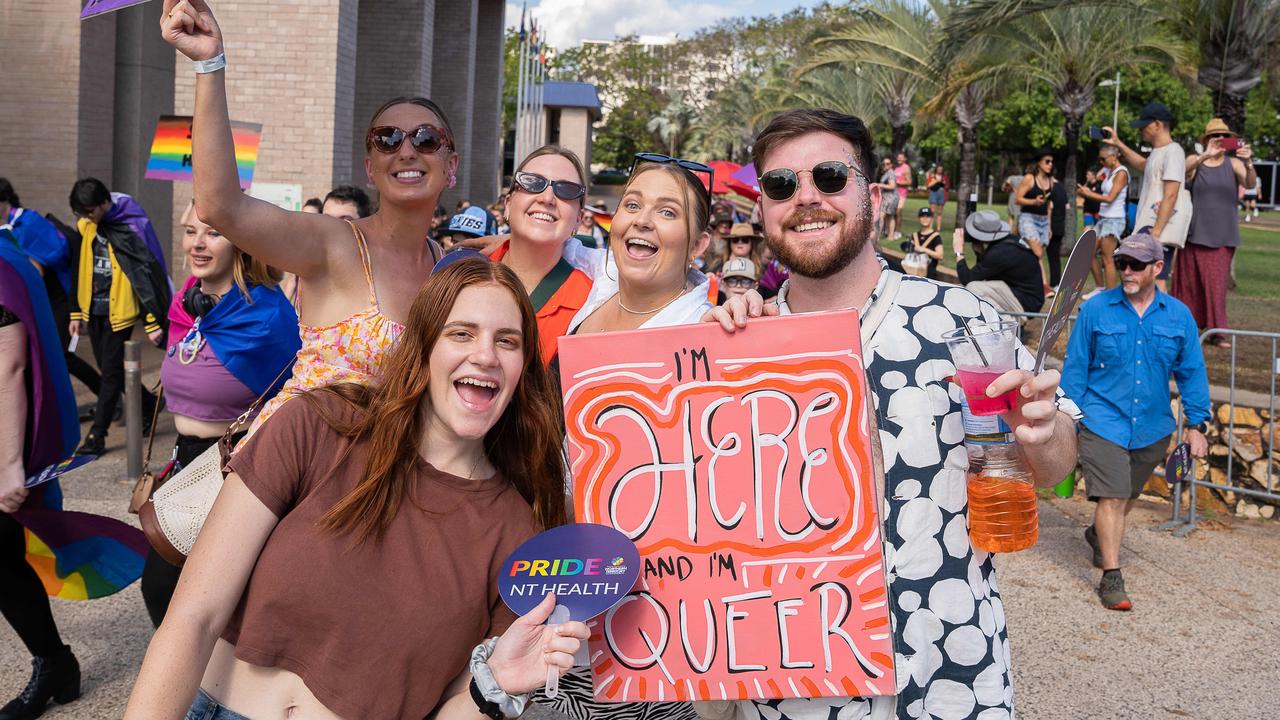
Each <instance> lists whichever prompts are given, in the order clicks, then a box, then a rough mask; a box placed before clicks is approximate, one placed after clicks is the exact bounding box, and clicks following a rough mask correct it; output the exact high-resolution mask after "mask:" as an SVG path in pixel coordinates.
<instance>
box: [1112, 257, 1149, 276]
mask: <svg viewBox="0 0 1280 720" xmlns="http://www.w3.org/2000/svg"><path fill="white" fill-rule="evenodd" d="M1149 265H1151V263H1149V262H1142V261H1141V260H1134V259H1132V258H1123V257H1122V258H1116V269H1117V270H1122V271H1123V270H1132V271H1133V272H1142V271H1143V270H1146V269H1147V267H1148V266H1149Z"/></svg>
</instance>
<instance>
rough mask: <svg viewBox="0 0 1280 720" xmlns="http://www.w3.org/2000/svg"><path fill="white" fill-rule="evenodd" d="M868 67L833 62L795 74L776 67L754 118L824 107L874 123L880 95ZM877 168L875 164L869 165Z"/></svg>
mask: <svg viewBox="0 0 1280 720" xmlns="http://www.w3.org/2000/svg"><path fill="white" fill-rule="evenodd" d="M869 71H870V69H869V68H859V67H853V66H849V65H830V66H825V67H819V68H814V69H812V70H809V71H807V72H805V73H804V74H802V75H796V74H795V72H794V71H793V70H792V68H791V66H790V65H782V66H779V67H778V68H776V70H775V72H774V73H771V74H770V75H769V76H767V77H766V81H765V83H764V87H763V88H761V90H760V98H761V105H762V110H761V111H760V114H759V115H757V116H756V117H755V118H753V119H752V120H753V122H756V123H757V124H761V125H763V124H764V122H766V121H768V120H770V119H772V118H773V117H774V116H775V115H779V114H781V113H783V112H786V111H787V110H795V109H797V108H812V107H825V108H830V109H832V110H836V111H838V112H842V113H844V114H846V115H853V116H855V117H859V118H862V119H863V120H864V121H866V123H867V125H868V126H869V127H870V126H873V125H874V124H875V123H877V122H879V121H880V118H881V117H882V116H881V114H880V107H881V105H880V102H881V100H880V97H879V94H878V92H877V91H876V90H875V89H874V88H873V84H872V83H870V82H868V81H867V79H866V75H867V74H868V72H869ZM869 170H874V168H869Z"/></svg>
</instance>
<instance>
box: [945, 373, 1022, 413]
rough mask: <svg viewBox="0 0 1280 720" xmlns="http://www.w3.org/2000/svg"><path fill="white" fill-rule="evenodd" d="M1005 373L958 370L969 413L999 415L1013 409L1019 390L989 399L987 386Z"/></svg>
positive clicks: (957, 377)
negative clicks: (1015, 394)
mask: <svg viewBox="0 0 1280 720" xmlns="http://www.w3.org/2000/svg"><path fill="white" fill-rule="evenodd" d="M1005 372H1006V371H1005V370H973V369H968V368H966V369H959V368H957V369H956V379H957V380H959V381H960V387H961V388H963V389H964V396H965V398H967V399H968V401H969V412H971V413H973V414H974V415H998V414H1000V413H1002V412H1007V411H1009V410H1012V409H1013V403H1014V393H1016V392H1017V389H1014V390H1010V391H1009V392H1007V393H1004V394H1003V395H997V396H995V397H987V386H988V385H990V384H991V383H993V382H995V380H996V378H998V377H1000V376H1001V375H1003V374H1005Z"/></svg>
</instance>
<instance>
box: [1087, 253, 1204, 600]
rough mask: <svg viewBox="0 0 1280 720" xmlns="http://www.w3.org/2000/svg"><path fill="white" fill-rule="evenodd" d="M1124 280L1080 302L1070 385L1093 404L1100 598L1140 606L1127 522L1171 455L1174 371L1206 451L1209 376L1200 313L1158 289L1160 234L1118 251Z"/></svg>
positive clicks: (1195, 440) (1195, 449)
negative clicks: (1127, 549)
mask: <svg viewBox="0 0 1280 720" xmlns="http://www.w3.org/2000/svg"><path fill="white" fill-rule="evenodd" d="M1115 259H1116V268H1117V270H1119V271H1120V278H1121V284H1120V287H1117V288H1112V289H1110V290H1106V291H1103V292H1101V293H1099V294H1098V295H1096V296H1094V297H1092V298H1090V299H1089V300H1088V301H1087V302H1086V303H1085V304H1084V305H1082V306H1081V307H1080V316H1079V319H1078V320H1077V321H1076V325H1075V328H1074V329H1073V330H1072V331H1071V339H1070V341H1069V342H1068V343H1067V357H1066V360H1065V361H1064V367H1063V377H1062V387H1063V389H1064V390H1066V391H1067V393H1069V394H1070V395H1071V397H1073V398H1076V399H1077V401H1079V403H1080V409H1081V410H1082V411H1083V412H1084V420H1083V421H1082V423H1081V425H1080V465H1081V466H1082V467H1083V468H1084V473H1085V488H1086V491H1087V493H1088V496H1089V499H1090V500H1093V501H1095V502H1096V503H1097V506H1096V507H1095V508H1094V512H1093V525H1091V526H1090V527H1089V528H1087V529H1086V530H1085V532H1084V538H1085V541H1086V542H1088V543H1089V546H1090V548H1091V549H1092V551H1093V565H1094V567H1097V568H1099V569H1101V570H1102V580H1101V582H1100V583H1099V584H1098V598H1099V599H1100V600H1101V601H1102V605H1103V607H1106V608H1107V609H1109V610H1131V609H1132V608H1133V603H1132V601H1131V600H1130V599H1129V595H1128V593H1127V592H1126V591H1125V586H1124V578H1123V577H1121V575H1120V541H1121V539H1122V538H1123V537H1124V520H1125V516H1126V515H1128V513H1129V511H1130V510H1132V509H1133V502H1134V500H1136V499H1137V497H1138V495H1139V494H1140V493H1141V492H1142V488H1143V487H1144V486H1145V485H1146V483H1147V478H1149V477H1151V473H1152V471H1153V470H1155V468H1156V466H1157V465H1159V464H1160V463H1161V462H1163V461H1164V459H1165V455H1166V453H1167V451H1168V449H1169V440H1170V437H1171V436H1172V434H1173V432H1174V431H1175V430H1176V429H1177V427H1178V423H1177V421H1176V420H1174V417H1173V413H1172V411H1171V410H1170V399H1169V375H1170V374H1172V375H1173V378H1174V380H1176V381H1177V383H1178V393H1179V394H1180V395H1181V406H1182V411H1183V413H1184V414H1185V415H1186V419H1187V423H1188V426H1187V435H1186V437H1187V442H1188V443H1190V445H1191V454H1192V455H1194V456H1196V457H1199V458H1202V457H1204V456H1205V452H1206V450H1207V449H1208V443H1207V442H1206V440H1205V437H1204V431H1205V423H1206V422H1208V420H1209V417H1210V413H1209V379H1208V377H1207V375H1206V374H1205V367H1204V355H1203V354H1202V352H1201V350H1200V342H1199V333H1198V331H1197V330H1196V321H1195V318H1194V317H1192V316H1191V311H1190V310H1188V309H1187V306H1186V305H1183V304H1182V303H1181V302H1180V301H1178V300H1177V299H1176V298H1174V297H1173V296H1171V295H1167V294H1165V293H1164V292H1163V291H1161V290H1160V289H1159V288H1157V287H1156V278H1157V277H1159V275H1160V273H1161V271H1163V270H1164V249H1163V248H1162V247H1161V244H1160V241H1159V240H1157V239H1156V237H1155V236H1154V235H1152V234H1151V233H1150V232H1136V233H1134V234H1133V235H1130V236H1129V237H1127V238H1125V239H1124V240H1123V241H1122V242H1121V243H1120V247H1119V248H1118V249H1117V250H1116V253H1115Z"/></svg>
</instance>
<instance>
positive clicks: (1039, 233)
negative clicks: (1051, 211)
mask: <svg viewBox="0 0 1280 720" xmlns="http://www.w3.org/2000/svg"><path fill="white" fill-rule="evenodd" d="M1018 234H1019V235H1021V236H1022V240H1023V241H1024V242H1025V241H1028V240H1039V241H1040V242H1041V243H1044V244H1046V245H1047V244H1048V243H1049V216H1048V215H1032V214H1031V213H1028V212H1023V213H1022V214H1021V215H1019V216H1018Z"/></svg>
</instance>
